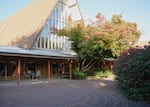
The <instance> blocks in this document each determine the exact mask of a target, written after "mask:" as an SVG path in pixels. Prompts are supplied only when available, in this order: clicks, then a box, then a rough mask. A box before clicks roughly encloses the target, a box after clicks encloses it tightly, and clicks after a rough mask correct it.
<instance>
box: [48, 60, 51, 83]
mask: <svg viewBox="0 0 150 107" xmlns="http://www.w3.org/2000/svg"><path fill="white" fill-rule="evenodd" d="M50 66H51V65H50V60H49V59H48V83H50V74H51V68H50Z"/></svg>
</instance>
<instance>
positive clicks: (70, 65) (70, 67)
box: [69, 60, 72, 80]
mask: <svg viewBox="0 0 150 107" xmlns="http://www.w3.org/2000/svg"><path fill="white" fill-rule="evenodd" d="M69 79H70V80H72V60H71V61H70V62H69Z"/></svg>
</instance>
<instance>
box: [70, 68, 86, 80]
mask: <svg viewBox="0 0 150 107" xmlns="http://www.w3.org/2000/svg"><path fill="white" fill-rule="evenodd" d="M72 76H73V78H74V79H85V78H86V74H85V73H84V72H82V71H79V70H77V69H74V70H73V71H72Z"/></svg>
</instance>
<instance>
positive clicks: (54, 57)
mask: <svg viewBox="0 0 150 107" xmlns="http://www.w3.org/2000/svg"><path fill="white" fill-rule="evenodd" d="M0 56H12V57H26V58H27V57H28V58H44V59H74V60H76V59H77V57H59V56H48V55H33V54H19V53H18V54H16V53H6V52H0Z"/></svg>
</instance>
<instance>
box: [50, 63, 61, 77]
mask: <svg viewBox="0 0 150 107" xmlns="http://www.w3.org/2000/svg"><path fill="white" fill-rule="evenodd" d="M51 76H52V78H59V76H60V73H59V71H58V64H57V63H53V64H52V65H51Z"/></svg>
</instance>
